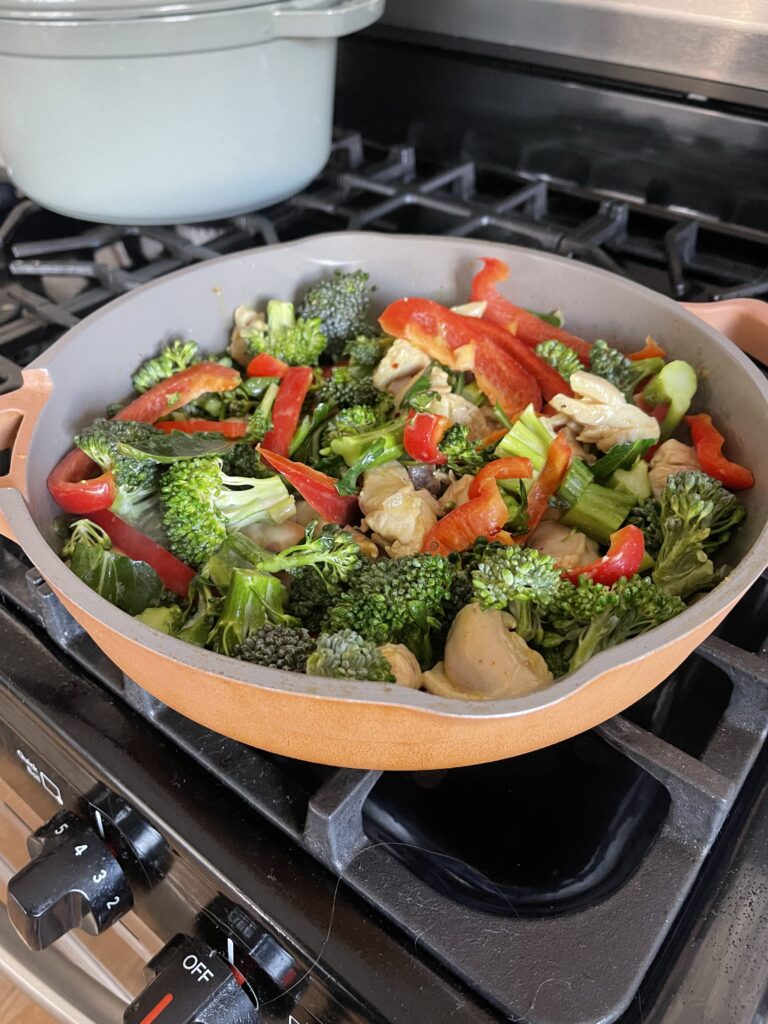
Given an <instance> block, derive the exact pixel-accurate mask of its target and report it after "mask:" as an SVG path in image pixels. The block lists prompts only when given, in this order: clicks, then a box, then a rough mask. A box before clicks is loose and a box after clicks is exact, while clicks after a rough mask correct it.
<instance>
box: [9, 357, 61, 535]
mask: <svg viewBox="0 0 768 1024" xmlns="http://www.w3.org/2000/svg"><path fill="white" fill-rule="evenodd" d="M21 378H22V384H21V387H20V388H18V390H16V391H11V392H10V393H9V394H7V395H0V452H2V451H7V450H8V449H10V450H11V468H10V470H9V471H8V473H6V474H5V475H4V476H0V491H2V490H4V489H5V488H8V487H12V488H14V489H15V490H17V491H19V492H20V493H21V496H22V497H23V498H24V500H25V501H26V499H27V496H28V490H27V452H28V451H29V445H30V442H31V440H32V434H33V432H34V429H35V425H36V423H37V419H38V417H39V415H40V413H41V412H42V409H43V406H44V405H45V403H46V402H47V401H48V398H49V397H50V394H51V391H52V384H51V378H50V376H49V375H48V371H47V370H22V372H21ZM0 534H2V535H3V536H4V537H7V538H8V539H9V540H15V537H14V535H13V531H12V530H11V527H10V525H9V524H8V521H7V519H6V518H5V516H4V515H3V511H2V508H0Z"/></svg>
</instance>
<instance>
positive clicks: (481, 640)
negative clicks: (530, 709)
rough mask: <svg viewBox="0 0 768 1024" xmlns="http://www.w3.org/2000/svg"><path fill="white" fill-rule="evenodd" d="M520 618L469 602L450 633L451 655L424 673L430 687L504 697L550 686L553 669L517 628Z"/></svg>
mask: <svg viewBox="0 0 768 1024" xmlns="http://www.w3.org/2000/svg"><path fill="white" fill-rule="evenodd" d="M514 622H515V620H514V619H513V618H512V616H511V615H508V614H507V613H506V612H500V611H496V610H495V609H489V610H487V611H483V609H482V608H481V607H480V605H478V604H468V605H465V607H464V608H462V609H461V611H460V612H459V614H458V615H457V616H456V618H455V619H454V620H453V625H452V626H451V629H450V631H449V633H448V639H447V641H446V644H445V660H444V661H443V662H440V663H439V664H437V665H436V666H435V667H434V668H433V669H430V670H429V671H428V672H425V673H424V674H423V680H424V686H425V687H426V689H427V690H429V692H430V693H435V694H437V695H438V696H440V697H460V698H462V699H464V700H502V699H504V698H505V697H519V696H522V695H523V694H526V693H531V692H533V691H534V690H540V689H542V688H543V687H545V686H548V685H549V683H551V682H552V673H551V672H550V671H549V669H548V668H547V664H546V662H545V661H544V659H543V658H542V656H541V655H540V654H538V653H537V652H536V651H532V650H531V649H530V647H529V646H528V644H526V642H525V641H524V640H523V639H522V638H521V637H519V636H518V635H517V633H515V632H514V631H513V627H514Z"/></svg>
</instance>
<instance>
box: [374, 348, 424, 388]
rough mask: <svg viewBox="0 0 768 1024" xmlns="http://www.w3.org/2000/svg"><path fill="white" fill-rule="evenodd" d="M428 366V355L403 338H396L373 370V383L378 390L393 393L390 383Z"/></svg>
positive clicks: (412, 375)
mask: <svg viewBox="0 0 768 1024" xmlns="http://www.w3.org/2000/svg"><path fill="white" fill-rule="evenodd" d="M427 366H429V356H428V355H427V354H426V352H422V351H421V349H420V348H416V346H415V345H412V344H411V343H410V342H409V341H406V340H405V338H396V339H395V341H394V342H393V343H392V344H391V345H390V347H389V348H388V349H387V351H386V353H385V354H384V356H383V358H382V359H381V361H380V362H379V364H378V366H377V367H376V369H375V370H374V371H373V385H374V387H376V388H378V389H379V391H391V392H392V393H393V394H394V393H395V390H396V389H395V388H393V387H392V385H393V384H394V383H395V382H396V381H397V382H398V385H399V384H401V383H402V380H403V377H414V376H416V375H418V374H421V373H423V371H424V370H425V369H426V368H427Z"/></svg>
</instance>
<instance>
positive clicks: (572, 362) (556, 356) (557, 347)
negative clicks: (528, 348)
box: [534, 340, 583, 380]
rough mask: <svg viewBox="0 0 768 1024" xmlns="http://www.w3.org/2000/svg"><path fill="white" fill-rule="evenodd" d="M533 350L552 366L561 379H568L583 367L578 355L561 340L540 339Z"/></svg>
mask: <svg viewBox="0 0 768 1024" xmlns="http://www.w3.org/2000/svg"><path fill="white" fill-rule="evenodd" d="M534 351H535V352H536V355H537V356H539V358H540V359H543V360H544V361H545V362H547V363H549V365H550V366H553V367H554V368H555V369H556V370H557V372H558V373H559V374H560V376H561V377H562V378H563V380H570V379H571V374H572V373H576V372H577V371H578V370H582V369H583V367H582V365H581V360H580V359H579V357H578V356H577V355H576V353H575V352H574V351H573V349H572V348H569V347H568V345H564V344H563V343H562V341H554V340H552V341H541V342H539V344H538V345H537V346H536V348H535V350H534Z"/></svg>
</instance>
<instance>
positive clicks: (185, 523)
mask: <svg viewBox="0 0 768 1024" xmlns="http://www.w3.org/2000/svg"><path fill="white" fill-rule="evenodd" d="M160 492H161V497H162V504H163V522H164V524H165V529H166V532H167V534H168V541H169V544H170V548H171V551H172V552H173V553H174V554H175V555H176V557H177V558H180V559H181V560H182V561H183V562H187V563H188V564H190V565H194V566H197V567H199V566H201V565H203V564H204V563H205V562H206V561H207V559H208V558H210V556H211V555H212V554H213V553H214V552H215V551H216V550H217V548H219V547H220V546H221V545H222V544H223V543H224V541H225V539H226V537H227V533H228V531H229V530H240V529H242V528H243V527H245V526H248V525H250V523H255V522H258V521H260V520H264V519H271V520H272V522H275V523H280V522H282V521H283V520H284V519H287V518H288V517H289V516H291V515H292V514H293V512H294V510H295V507H296V506H295V503H294V500H293V498H292V497H291V496H290V494H289V493H288V490H287V489H286V486H285V484H284V483H283V481H282V480H281V479H280V477H279V476H270V477H266V478H265V479H261V480H259V479H251V478H247V477H239V476H235V477H230V476H227V475H226V474H225V473H224V472H223V470H222V463H221V459H218V458H212V459H207V458H202V459H183V460H181V461H179V462H175V463H173V464H172V465H171V466H170V467H169V468H168V470H167V472H166V473H165V474H164V476H163V478H162V481H161V487H160Z"/></svg>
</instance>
